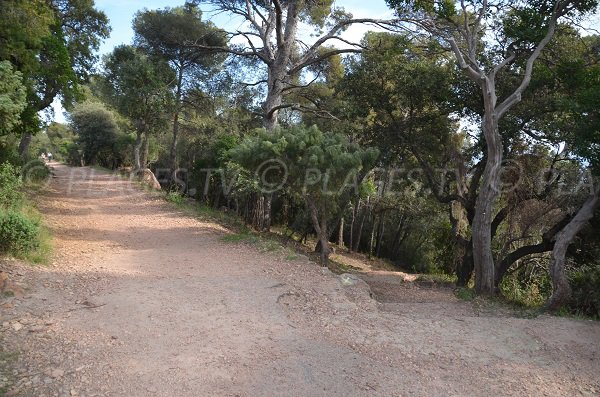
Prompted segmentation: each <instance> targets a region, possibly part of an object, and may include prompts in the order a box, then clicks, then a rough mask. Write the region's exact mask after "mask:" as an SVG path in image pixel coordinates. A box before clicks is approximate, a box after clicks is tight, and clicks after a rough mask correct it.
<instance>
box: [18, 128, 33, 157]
mask: <svg viewBox="0 0 600 397" xmlns="http://www.w3.org/2000/svg"><path fill="white" fill-rule="evenodd" d="M32 138H33V135H31V134H30V133H29V132H24V133H23V134H22V135H21V141H20V142H19V156H21V158H26V157H27V156H28V155H29V145H30V144H31V139H32Z"/></svg>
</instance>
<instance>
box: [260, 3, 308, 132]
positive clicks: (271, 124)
mask: <svg viewBox="0 0 600 397" xmlns="http://www.w3.org/2000/svg"><path fill="white" fill-rule="evenodd" d="M297 3H299V2H296V1H290V2H288V3H287V17H286V20H285V26H283V28H284V29H285V30H284V32H283V37H280V35H279V34H278V35H277V36H278V37H277V41H278V43H277V53H276V55H275V59H274V60H273V62H271V63H270V64H268V69H267V73H268V76H267V84H268V88H267V97H266V99H265V102H264V104H263V113H264V116H263V117H264V121H263V125H264V127H265V129H266V130H267V131H272V130H273V129H274V128H277V126H278V125H279V121H278V115H279V110H280V107H281V106H282V104H283V94H284V88H285V87H286V86H287V83H288V80H289V76H288V66H289V62H290V56H291V54H292V51H293V49H294V48H295V42H296V32H297V31H298V4H297ZM280 28H282V27H281V26H279V27H278V29H280Z"/></svg>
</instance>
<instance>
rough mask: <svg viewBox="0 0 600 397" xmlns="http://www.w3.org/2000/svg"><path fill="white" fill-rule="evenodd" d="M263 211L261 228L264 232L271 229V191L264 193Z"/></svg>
mask: <svg viewBox="0 0 600 397" xmlns="http://www.w3.org/2000/svg"><path fill="white" fill-rule="evenodd" d="M264 197H265V199H264V203H265V205H264V212H263V221H262V230H263V231H265V232H270V231H271V206H272V204H273V193H269V194H265V196H264Z"/></svg>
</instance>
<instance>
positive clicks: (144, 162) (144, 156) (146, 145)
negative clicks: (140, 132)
mask: <svg viewBox="0 0 600 397" xmlns="http://www.w3.org/2000/svg"><path fill="white" fill-rule="evenodd" d="M149 151H150V137H149V136H148V132H146V133H145V134H144V139H143V145H142V153H141V158H140V164H141V166H142V168H143V169H146V168H148V154H149Z"/></svg>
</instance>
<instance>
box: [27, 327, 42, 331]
mask: <svg viewBox="0 0 600 397" xmlns="http://www.w3.org/2000/svg"><path fill="white" fill-rule="evenodd" d="M43 330H45V328H44V327H42V326H35V327H31V328H29V332H42V331H43Z"/></svg>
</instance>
